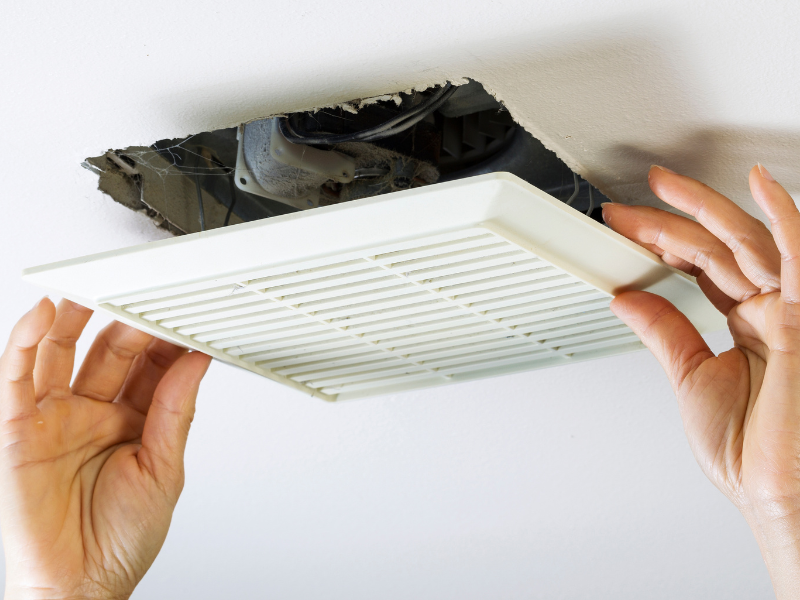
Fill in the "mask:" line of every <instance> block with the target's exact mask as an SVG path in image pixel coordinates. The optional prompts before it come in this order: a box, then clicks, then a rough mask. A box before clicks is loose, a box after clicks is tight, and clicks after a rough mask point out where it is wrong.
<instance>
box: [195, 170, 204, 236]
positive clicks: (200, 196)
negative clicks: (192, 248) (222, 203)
mask: <svg viewBox="0 0 800 600" xmlns="http://www.w3.org/2000/svg"><path fill="white" fill-rule="evenodd" d="M194 186H195V188H197V211H198V212H199V213H200V231H205V230H206V213H205V209H204V208H203V192H202V190H201V189H200V177H199V175H198V174H197V173H195V174H194Z"/></svg>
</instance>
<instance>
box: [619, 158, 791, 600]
mask: <svg viewBox="0 0 800 600" xmlns="http://www.w3.org/2000/svg"><path fill="white" fill-rule="evenodd" d="M749 180H750V191H751V193H752V195H753V198H754V199H755V201H756V202H757V203H758V205H759V207H760V208H761V210H763V211H764V213H765V214H766V216H767V218H768V219H769V221H770V223H771V225H772V231H771V232H770V231H769V230H768V229H767V227H765V226H764V225H763V224H762V223H761V222H760V221H759V220H757V219H755V218H753V217H751V216H750V215H748V214H747V213H745V212H744V211H743V210H742V209H741V208H739V207H738V206H736V205H735V204H734V203H733V202H731V201H730V200H729V199H727V198H725V197H724V196H722V195H721V194H719V193H717V192H715V191H714V190H712V189H711V188H709V187H707V186H705V185H703V184H702V183H700V182H698V181H695V180H694V179H691V178H689V177H684V176H681V175H677V174H674V173H672V172H671V171H668V170H665V169H664V168H662V167H653V168H651V169H650V173H649V181H650V187H651V188H652V190H653V191H654V192H655V193H656V195H657V196H658V197H659V198H661V199H662V200H664V201H665V202H666V203H667V204H670V205H672V206H674V207H675V208H678V209H680V210H681V211H683V212H685V213H688V214H690V215H692V216H693V217H695V218H696V219H697V221H696V222H695V221H691V220H689V219H687V218H685V217H681V216H675V215H671V214H668V213H666V212H664V211H661V210H657V209H654V208H647V207H642V206H623V205H619V204H605V205H604V206H603V217H604V219H605V220H606V222H607V223H608V225H609V226H610V227H611V228H612V229H614V230H615V231H617V232H619V233H620V234H622V235H624V236H626V237H628V238H630V239H631V240H633V241H635V242H637V243H639V244H641V245H642V246H644V247H645V248H648V249H650V250H652V251H653V252H655V253H656V254H658V255H660V256H661V258H662V259H663V260H664V261H665V262H667V263H668V264H670V265H672V266H674V267H677V268H679V269H682V270H684V271H686V272H688V273H691V274H692V275H695V276H696V277H697V279H698V283H699V284H700V287H701V288H702V289H703V291H704V292H705V294H706V296H708V298H709V299H710V300H711V301H712V302H713V303H714V305H715V306H716V307H717V308H718V309H719V310H720V311H722V312H723V313H724V314H725V315H727V317H728V326H729V328H730V331H731V334H732V335H733V341H734V347H733V348H732V349H730V350H728V351H727V352H723V353H721V354H720V355H719V356H715V355H714V354H713V353H712V352H711V350H710V349H709V348H708V346H707V345H706V343H705V341H703V338H702V337H700V335H699V334H698V332H697V330H696V329H695V328H694V326H693V325H692V324H691V323H690V322H689V320H688V319H687V318H686V317H685V316H684V315H683V314H681V313H680V312H679V311H678V310H677V309H676V308H675V307H674V306H673V305H672V304H670V303H669V302H667V301H666V300H665V299H663V298H661V297H659V296H655V295H652V294H648V293H645V292H627V293H623V294H620V295H619V296H617V297H616V298H615V299H614V301H613V302H612V304H611V308H612V310H613V311H614V312H615V313H616V314H617V316H619V317H620V318H621V319H622V320H623V321H624V322H625V323H627V324H628V325H629V326H630V327H631V328H632V329H633V330H634V331H635V332H636V333H637V334H638V336H639V337H640V338H641V340H642V341H643V342H644V344H645V345H646V346H647V347H648V348H649V349H650V350H651V351H652V352H653V354H654V355H655V356H656V358H657V359H658V361H659V362H660V363H661V366H662V367H663V368H664V371H665V372H666V374H667V376H668V377H669V380H670V383H671V384H672V388H673V390H674V391H675V395H676V397H677V399H678V406H679V408H680V412H681V417H682V419H683V424H684V428H685V430H686V436H687V438H688V439H689V444H690V445H691V448H692V451H693V452H694V455H695V458H696V459H697V462H698V463H699V464H700V467H701V468H702V469H703V471H704V472H705V474H706V475H707V476H708V478H709V479H710V480H711V481H712V482H713V483H714V485H716V486H717V487H718V488H719V489H720V491H722V493H723V494H725V495H726V496H727V497H728V498H729V499H730V500H731V502H733V503H734V505H736V507H737V508H738V509H739V510H740V511H741V512H742V514H743V515H744V517H745V519H746V520H747V522H748V523H749V525H750V527H751V528H752V530H753V533H754V534H755V537H756V540H757V541H758V544H759V546H760V548H761V552H762V555H763V556H764V560H765V561H766V563H767V567H768V568H769V571H770V575H771V577H772V582H773V586H774V588H775V592H776V595H777V596H778V598H780V599H784V598H798V597H800V213H798V210H797V208H796V207H795V204H794V201H793V200H792V198H791V197H790V196H789V194H788V193H786V191H785V190H784V189H783V188H782V187H781V186H780V185H779V184H778V183H777V182H776V181H774V179H773V178H772V176H771V175H770V174H769V172H768V171H767V170H766V169H765V168H764V167H761V166H760V165H759V166H756V167H753V169H752V170H751V171H750V177H749Z"/></svg>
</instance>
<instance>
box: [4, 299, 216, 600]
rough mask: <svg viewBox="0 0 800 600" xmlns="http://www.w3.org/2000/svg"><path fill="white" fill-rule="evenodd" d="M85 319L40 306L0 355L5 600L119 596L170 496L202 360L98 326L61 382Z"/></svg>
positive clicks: (65, 306)
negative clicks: (78, 361)
mask: <svg viewBox="0 0 800 600" xmlns="http://www.w3.org/2000/svg"><path fill="white" fill-rule="evenodd" d="M91 314H92V311H90V310H89V309H86V308H84V307H82V306H80V305H78V304H74V303H72V302H69V301H68V300H63V301H62V302H61V303H60V304H59V306H58V309H57V310H56V307H55V306H53V303H52V302H50V300H49V299H47V298H45V299H43V300H42V301H41V302H39V303H38V304H37V305H36V307H34V309H33V310H31V311H30V312H29V313H27V314H26V315H25V316H24V317H22V319H20V321H19V323H17V325H16V327H14V330H13V331H12V333H11V337H10V339H9V341H8V346H7V347H6V351H5V353H4V354H3V356H2V359H0V524H2V528H3V545H4V549H5V553H6V565H7V570H6V594H5V598H6V600H19V599H44V598H47V599H55V598H58V599H66V598H70V599H71V598H81V599H89V598H92V599H100V598H102V599H106V600H110V599H118V598H127V597H128V596H130V594H131V592H133V588H134V587H135V586H136V584H137V583H138V582H139V580H141V578H142V577H143V576H144V574H145V573H146V572H147V569H148V568H149V567H150V565H151V564H152V563H153V560H155V558H156V555H157V554H158V551H159V550H160V549H161V545H162V544H163V543H164V539H165V538H166V536H167V530H168V528H169V524H170V520H171V519H172V511H173V509H174V508H175V503H176V502H177V501H178V497H179V496H180V493H181V490H182V489H183V480H184V474H183V452H184V448H185V447H186V438H187V436H188V434H189V425H190V424H191V422H192V417H193V415H194V407H195V399H196V398H197V390H198V387H199V386H200V380H201V379H202V378H203V375H204V374H205V372H206V369H207V368H208V364H209V361H210V360H211V359H210V358H209V357H208V356H206V355H204V354H201V353H199V352H191V353H187V352H186V350H184V349H182V348H178V347H176V346H174V345H172V344H169V343H167V342H164V341H161V340H158V339H154V338H153V337H152V336H151V335H148V334H146V333H143V332H141V331H138V330H136V329H133V328H131V327H128V326H127V325H122V324H121V323H112V324H111V325H109V326H108V327H106V328H105V329H103V331H102V332H100V334H99V335H98V336H97V339H95V341H94V344H92V347H91V348H90V349H89V353H88V354H87V356H86V360H85V361H84V362H83V365H82V367H81V369H80V370H79V371H78V375H77V376H76V377H75V380H74V381H72V370H73V362H74V358H75V342H76V341H77V340H78V338H79V337H80V335H81V332H82V331H83V328H84V326H85V325H86V322H87V321H88V320H89V317H90V316H91Z"/></svg>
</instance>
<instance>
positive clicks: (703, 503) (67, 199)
mask: <svg viewBox="0 0 800 600" xmlns="http://www.w3.org/2000/svg"><path fill="white" fill-rule="evenodd" d="M798 17H800V5H798V4H796V3H788V2H758V3H755V2H753V3H743V2H714V3H712V2H697V1H696V0H695V1H677V0H667V1H665V0H660V1H658V2H656V1H642V0H639V1H637V2H633V1H629V0H628V1H623V0H617V1H612V0H606V1H604V2H581V1H578V0H562V1H561V2H547V3H545V2H539V3H532V2H529V1H524V0H514V1H495V2H485V1H482V2H477V1H470V2H465V1H463V0H462V1H461V2H456V1H452V2H430V0H427V1H422V0H410V1H408V2H405V3H398V2H388V1H385V0H378V1H376V0H373V1H372V2H361V1H352V0H351V1H350V2H347V3H345V2H327V3H323V2H311V1H306V2H291V3H282V4H280V5H277V4H276V5H274V6H272V5H269V4H267V3H264V2H250V3H246V2H225V3H212V2H194V3H182V4H179V3H165V2H163V1H161V2H156V1H152V0H148V1H143V2H137V3H125V4H120V3H109V2H102V3H101V2H83V3H80V5H78V4H76V3H67V2H61V3H59V2H53V1H51V2H25V3H21V2H20V3H6V6H4V16H3V19H2V20H0V57H2V58H0V65H1V66H0V76H2V80H1V81H2V92H0V108H2V113H1V114H2V115H3V117H2V119H1V120H0V140H2V142H3V143H2V145H1V146H0V159H1V160H2V162H0V165H2V166H1V167H0V190H2V192H3V194H4V197H5V201H4V203H3V212H2V217H3V218H2V220H0V256H2V259H0V278H2V281H4V282H6V283H5V284H4V294H2V296H0V310H2V314H4V315H5V317H4V318H3V320H2V322H0V335H2V336H3V337H5V335H6V334H7V333H8V331H9V330H10V328H11V326H12V321H13V318H14V317H15V316H16V315H18V314H21V313H22V312H24V311H25V310H27V309H28V307H29V305H32V304H33V302H34V299H35V298H36V297H37V296H38V291H37V290H35V289H33V288H31V287H28V286H24V285H23V284H22V283H21V282H20V281H19V271H20V270H21V269H22V268H23V267H25V266H31V265H35V264H41V263H45V262H50V261H54V260H58V259H62V258H69V257H74V256H79V255H83V254H88V253H92V252H98V251H103V250H109V249H112V248H117V247H122V246H128V245H132V244H135V243H139V242H143V241H147V240H153V239H158V238H159V237H162V236H163V235H164V234H163V233H162V232H159V231H158V230H156V229H154V228H153V227H152V226H151V225H150V223H149V221H147V220H146V219H144V218H143V217H141V216H139V215H136V214H134V213H131V212H129V211H127V210H126V209H124V208H122V207H120V206H117V205H115V204H114V203H112V202H111V201H110V200H108V199H107V198H105V197H103V196H102V195H101V194H100V193H99V192H97V191H96V190H95V185H96V180H95V178H94V176H92V175H91V174H90V173H89V172H88V171H85V170H83V169H81V168H80V167H79V163H80V162H81V160H83V159H84V158H85V157H87V156H93V155H97V154H99V153H101V152H102V151H104V150H106V149H108V148H116V147H124V146H128V145H134V144H148V143H151V142H153V141H154V140H156V139H159V138H165V137H175V136H179V135H183V134H189V133H196V132H199V131H204V130H209V129H214V128H219V127H223V126H228V125H233V124H236V123H238V122H240V121H243V120H248V119H252V118H256V117H259V116H263V115H267V114H270V113H274V112H278V111H280V110H284V109H290V108H302V107H310V106H313V105H319V104H325V103H329V102H333V101H343V100H348V99H351V98H354V97H360V96H368V95H375V94H379V93H383V92H387V91H394V90H398V89H404V88H408V87H411V86H413V85H419V84H425V83H433V82H438V81H442V80H444V79H447V78H458V77H473V78H475V79H478V80H480V81H482V82H484V83H485V84H486V85H487V86H488V87H490V88H491V89H492V90H494V91H495V92H496V93H497V94H498V96H499V97H500V98H501V99H503V100H504V101H506V102H507V104H508V106H509V108H510V109H511V111H512V113H513V114H514V115H515V116H516V117H517V118H518V119H519V120H520V121H521V122H522V123H523V125H525V126H526V127H527V128H528V129H529V130H531V131H532V132H533V133H534V134H535V135H537V136H538V137H540V138H541V139H542V140H543V141H544V142H545V143H546V144H547V145H548V146H550V147H551V148H553V149H555V150H556V151H557V152H558V153H559V154H560V155H561V156H562V158H564V159H565V160H566V161H567V162H568V163H570V164H571V165H572V166H573V167H575V168H577V169H578V170H579V171H580V172H581V173H582V174H584V175H585V176H587V177H588V178H589V179H590V180H591V181H592V182H593V183H595V184H596V185H598V186H599V187H600V188H601V189H603V190H604V191H605V192H606V193H607V194H609V195H610V196H612V197H613V198H615V199H618V200H624V201H629V202H651V201H653V198H652V197H651V196H650V195H649V193H648V192H646V190H645V187H644V184H643V181H644V179H645V173H646V170H647V167H648V166H649V165H650V163H651V162H661V163H663V164H666V165H667V166H670V167H672V168H674V169H677V170H682V171H684V172H686V173H688V174H692V175H695V176H698V177H700V178H702V179H703V180H704V181H706V182H707V183H709V184H711V185H715V186H717V187H720V188H721V189H723V190H724V191H726V192H728V193H729V194H730V195H731V196H732V197H734V198H735V199H736V200H737V201H739V202H740V203H742V204H743V205H744V206H746V207H747V208H748V209H752V203H750V202H749V200H748V196H747V191H746V185H747V184H746V181H747V179H746V177H747V169H748V168H749V167H750V166H751V165H752V164H754V163H755V162H756V161H761V162H763V163H765V164H766V165H767V166H768V167H769V169H770V171H771V172H772V173H773V174H774V175H776V177H777V178H778V179H779V180H781V181H783V182H784V183H785V184H786V185H787V187H788V188H789V189H790V191H792V192H800V170H798V169H797V167H796V163H797V155H798V152H797V150H798V149H800V111H798V110H797V98H798V96H799V94H798V92H800V76H799V75H800V73H798V69H800V66H798V62H797V61H796V60H794V57H796V56H797V53H798V50H800V41H798V38H797V36H796V31H795V29H796V24H797V22H798ZM101 324H102V323H100V322H99V321H98V322H97V323H95V324H93V325H92V328H93V329H92V330H93V331H96V330H97V329H98V328H99V327H100V325H101ZM712 337H713V339H712V341H713V342H714V343H715V344H716V345H717V346H719V347H722V345H724V344H725V343H727V341H728V340H727V336H726V335H724V334H720V335H716V336H712ZM84 350H85V345H84ZM187 462H188V482H187V486H186V490H185V492H184V496H183V498H182V500H181V502H180V504H179V506H178V510H177V512H176V515H175V520H174V524H173V530H172V531H171V533H170V537H169V538H168V540H167V543H166V546H165V547H164V550H163V552H162V555H161V556H160V558H159V559H158V561H157V562H156V564H155V566H154V568H153V569H152V571H151V572H150V574H148V576H147V577H146V578H145V580H144V582H143V583H142V585H141V587H140V589H139V591H138V592H137V594H136V595H135V597H138V598H174V597H186V598H189V597H191V598H218V597H262V596H270V597H274V598H291V599H295V598H302V599H306V598H326V599H327V598H347V599H348V600H352V599H355V598H375V597H380V598H398V599H400V598H410V597H413V598H436V599H442V598H451V597H452V598H459V599H464V598H476V599H484V598H540V597H541V598H583V597H587V596H591V597H594V598H640V597H647V598H674V597H681V598H708V597H726V598H750V597H754V596H764V595H767V594H768V593H769V589H770V587H769V581H768V578H767V574H766V570H765V568H764V566H763V563H762V562H761V559H760V557H759V555H758V550H757V547H756V545H755V542H754V541H753V540H752V536H751V534H750V533H749V531H748V530H747V527H746V525H745V523H744V521H743V520H742V519H741V517H739V515H738V514H737V513H736V511H735V509H733V508H732V507H731V506H729V505H728V504H727V501H726V500H725V499H724V498H723V497H722V496H721V495H720V494H719V493H718V492H717V491H716V490H715V489H714V488H713V487H712V486H711V484H709V483H707V482H706V481H705V479H704V478H703V476H702V474H701V473H700V470H699V468H698V467H697V466H696V465H695V463H694V460H693V458H692V457H691V454H690V452H689V450H688V447H687V445H686V442H685V440H684V439H683V434H682V431H681V428H680V423H679V420H678V416H677V409H676V408H675V405H674V401H673V400H672V397H671V394H670V392H669V389H668V387H667V385H666V382H665V379H664V377H663V376H662V375H661V373H660V370H659V369H658V367H657V365H656V364H655V361H654V360H653V359H652V358H651V357H650V356H649V355H648V354H646V353H639V354H634V355H628V356H623V357H618V358H613V359H608V360H603V361H596V362H593V363H585V364H581V365H577V366H575V367H571V368H559V369H551V370H548V371H540V372H534V373H530V374H522V375H516V376H509V377H504V378H501V379H496V380H490V381H484V382H480V383H471V384H465V385H460V386H453V387H451V388H448V389H434V390H430V391H425V392H416V393H408V394H402V395H397V396H392V397H387V398H383V399H377V400H367V401H357V402H352V403H349V404H348V403H343V404H334V405H329V404H326V403H323V402H319V401H315V400H312V399H308V398H305V397H303V396H301V395H299V394H297V393H296V392H292V391H290V390H288V389H284V388H282V387H280V386H278V385H277V384H271V383H270V382H268V381H265V380H262V379H260V378H257V377H254V376H253V377H251V376H248V374H246V373H244V372H240V371H237V370H233V369H231V368H228V367H226V366H224V365H221V364H215V365H214V366H213V368H212V369H211V371H210V373H209V376H208V378H207V381H206V382H205V384H204V387H203V390H202V391H201V397H200V401H199V409H198V415H197V419H196V421H195V425H194V429H193V433H192V438H191V440H190V445H189V451H188V457H187Z"/></svg>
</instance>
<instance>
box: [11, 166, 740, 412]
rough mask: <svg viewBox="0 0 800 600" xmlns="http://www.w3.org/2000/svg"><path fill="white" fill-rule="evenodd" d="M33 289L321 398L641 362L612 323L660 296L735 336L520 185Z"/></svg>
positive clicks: (197, 239) (294, 224)
mask: <svg viewBox="0 0 800 600" xmlns="http://www.w3.org/2000/svg"><path fill="white" fill-rule="evenodd" d="M23 277H24V278H25V279H26V280H27V281H29V282H31V283H35V284H37V285H40V286H42V287H44V288H46V289H48V290H50V291H51V292H53V293H56V294H59V295H62V296H64V297H66V298H69V299H71V300H74V301H76V302H79V303H81V304H84V305H86V306H89V307H91V308H94V309H95V310H100V311H104V312H106V313H110V314H111V315H113V317H114V318H115V319H117V320H120V321H122V322H125V323H128V324H129V325H132V326H134V327H136V328H138V329H142V330H145V331H147V332H149V333H151V334H153V335H156V336H157V337H160V338H162V339H165V340H168V341H171V342H173V343H176V344H179V345H181V346H184V347H188V348H194V349H196V350H200V351H203V352H206V353H208V354H211V355H212V356H214V357H215V358H218V359H220V360H222V361H224V362H228V363H230V364H233V365H236V366H239V367H243V368H245V369H248V370H250V371H253V372H255V373H258V374H260V375H263V376H265V377H268V378H270V379H274V380H276V381H278V382H280V383H283V384H285V385H288V386H290V387H293V388H295V389H297V390H300V391H303V392H305V393H307V394H310V395H312V396H316V397H319V398H322V399H325V400H337V399H340V400H341V399H350V398H360V397H365V396H374V395H379V394H385V393H391V392H398V391H403V390H409V389H414V388H421V387H430V386H434V385H442V384H445V383H452V382H459V381H467V380H471V379H478V378H483V377H488V376H494V375H500V374H504V373H510V372H516V371H523V370H530V369H535V368H542V367H547V366H553V365H558V364H569V363H572V362H579V361H582V360H588V359H592V358H598V357H602V356H608V355H613V354H619V353H622V352H629V351H634V350H637V349H640V348H642V345H641V344H640V343H639V342H638V340H636V339H635V336H632V332H631V331H630V330H629V329H627V328H626V327H625V326H624V325H622V324H621V322H620V321H618V320H616V317H613V315H612V314H611V313H610V311H608V308H607V306H608V303H609V302H610V300H611V298H612V297H613V296H615V295H617V294H618V293H620V292H622V291H624V290H629V289H638V290H646V291H650V292H653V293H656V294H659V295H662V296H664V297H665V298H667V299H668V300H670V301H671V302H672V303H673V304H674V305H675V306H676V307H677V308H678V309H680V310H681V311H682V312H683V313H684V314H686V316H687V317H688V318H689V319H690V320H691V321H692V323H694V324H695V326H696V327H697V328H698V329H699V330H700V332H701V333H705V332H709V331H716V330H719V329H723V328H724V327H725V319H724V317H723V316H722V315H721V314H720V313H719V312H718V311H717V310H716V309H715V308H714V307H713V306H712V305H711V303H710V302H709V301H708V300H707V299H706V298H705V296H704V295H703V294H702V292H701V291H700V289H699V288H698V287H697V285H696V283H694V281H693V278H691V277H689V276H687V275H685V274H683V273H681V272H679V271H677V270H675V269H672V268H670V267H668V266H667V265H665V264H664V263H663V262H662V261H661V260H660V259H659V258H658V257H657V256H655V255H654V254H652V253H650V252H648V251H646V250H644V249H643V248H641V247H639V246H638V245H636V244H634V243H633V242H631V241H629V240H627V239H625V238H623V237H622V236H620V235H618V234H616V233H615V232H613V231H611V230H610V229H608V228H606V227H604V226H602V225H600V224H598V223H596V222H595V221H593V220H591V219H589V218H588V217H586V216H584V215H583V214H581V213H579V212H577V211H575V210H573V209H571V208H570V207H568V206H565V205H564V204H563V203H561V202H559V201H557V200H555V199H554V198H552V197H550V196H549V195H547V194H546V193H544V192H542V191H541V190H539V189H537V188H535V187H533V186H531V185H530V184H528V183H526V182H524V181H522V180H521V179H519V178H517V177H515V176H513V175H510V174H508V173H492V174H488V175H482V176H478V177H472V178H468V179H463V180H459V181H453V182H448V183H443V184H437V185H433V186H427V187H424V188H418V189H413V190H405V191H401V192H395V193H392V194H387V195H383V196H378V197H374V198H366V199H363V200H356V201H353V202H349V203H345V204H339V205H334V206H328V207H323V208H318V209H315V210H313V211H308V212H304V213H293V214H287V215H283V216H279V217H273V218H270V219H265V220H262V221H254V222H250V223H243V224H239V225H233V226H230V227H226V228H222V229H216V230H211V231H206V232H201V233H196V234H191V235H186V236H182V237H180V238H175V239H169V240H162V241H158V242H151V243H148V244H143V245H139V246H134V247H130V248H123V249H120V250H115V251H110V252H103V253H100V254H96V255H93V256H88V257H83V258H77V259H71V260H66V261H61V262H57V263H52V264H49V265H43V266H39V267H33V268H30V269H26V270H25V271H24V273H23ZM326 299H327V300H328V301H329V304H327V305H326V304H325V301H326ZM331 299H335V300H336V302H334V304H333V305H331V304H330V300H331ZM371 303H372V304H371ZM349 307H351V308H349ZM215 311H217V312H215ZM219 311H222V312H219ZM359 311H360V312H359ZM350 313H352V314H350ZM197 315H199V317H197ZM350 317H354V318H353V319H352V320H351V319H350ZM356 317H357V318H356ZM259 319H260V320H259ZM215 328H216V329H215ZM219 332H222V334H220V333H219ZM220 335H222V337H220ZM215 336H216V337H215ZM415 336H416V337H415ZM287 340H288V341H287ZM448 340H450V341H452V342H453V344H454V345H449V344H450V341H448ZM259 344H260V345H259ZM281 344H282V345H281ZM420 344H422V345H420ZM426 344H427V345H426ZM570 350H571V351H570ZM270 352H272V353H273V354H270ZM486 365H489V366H486Z"/></svg>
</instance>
